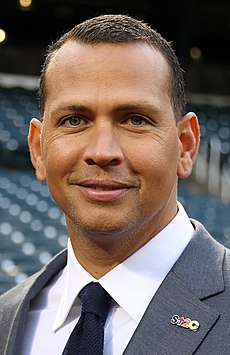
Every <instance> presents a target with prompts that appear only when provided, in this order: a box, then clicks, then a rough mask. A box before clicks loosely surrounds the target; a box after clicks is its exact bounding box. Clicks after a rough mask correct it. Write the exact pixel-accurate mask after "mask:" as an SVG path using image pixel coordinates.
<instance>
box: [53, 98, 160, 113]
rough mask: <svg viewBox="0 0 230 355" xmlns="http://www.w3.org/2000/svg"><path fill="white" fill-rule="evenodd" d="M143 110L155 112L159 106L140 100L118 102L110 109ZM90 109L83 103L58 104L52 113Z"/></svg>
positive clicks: (88, 111)
mask: <svg viewBox="0 0 230 355" xmlns="http://www.w3.org/2000/svg"><path fill="white" fill-rule="evenodd" d="M140 110H141V111H144V112H151V113H157V112H159V110H160V108H159V107H157V106H154V105H153V104H150V103H147V102H144V101H140V102H136V101H135V102H133V103H132V102H130V103H124V104H119V105H117V106H115V107H113V108H112V111H114V112H127V111H133V112H135V111H137V112H138V111H140ZM92 111H93V110H92V109H91V108H90V107H87V106H85V105H75V104H74V105H64V106H58V107H57V108H55V109H54V110H53V111H52V114H56V113H60V112H63V113H65V112H72V113H75V112H87V113H92Z"/></svg>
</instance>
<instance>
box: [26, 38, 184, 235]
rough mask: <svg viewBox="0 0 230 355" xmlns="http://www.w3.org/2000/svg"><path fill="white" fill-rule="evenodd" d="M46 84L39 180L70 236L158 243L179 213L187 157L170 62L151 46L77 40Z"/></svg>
mask: <svg viewBox="0 0 230 355" xmlns="http://www.w3.org/2000/svg"><path fill="white" fill-rule="evenodd" d="M46 85H47V97H46V102H45V112H44V121H43V123H42V128H41V142H42V143H41V146H42V149H41V161H40V164H37V176H38V177H39V178H40V179H41V180H47V182H48V186H49V189H50V191H51V194H52V195H53V197H54V199H55V200H56V202H57V204H58V205H59V206H60V207H61V209H62V210H63V211H64V213H65V215H66V219H67V225H68V228H69V232H70V234H71V233H72V234H74V233H76V232H79V233H83V234H85V235H92V236H97V235H98V236H101V235H106V236H108V237H110V236H111V235H114V236H115V235H119V236H121V235H130V236H132V235H135V234H137V233H141V235H144V236H143V240H144V238H145V239H146V240H147V239H150V237H151V236H153V235H155V234H156V233H157V232H158V231H159V230H161V229H162V228H163V227H164V226H165V225H166V224H167V223H168V222H169V221H170V220H171V219H172V218H173V217H174V216H175V214H176V185H177V176H178V171H179V170H180V164H181V163H180V157H181V154H182V153H181V150H182V148H181V147H182V144H181V141H180V137H179V133H178V127H177V126H176V123H175V118H174V113H173V107H172V104H171V101H170V96H169V88H168V85H169V68H168V65H167V63H166V61H165V59H164V58H163V56H162V55H161V54H160V53H159V52H158V51H156V50H154V49H153V48H151V47H149V46H148V45H147V44H143V43H125V44H99V45H85V44H79V43H75V42H72V41H71V42H68V43H66V44H65V45H64V46H63V47H62V48H61V49H60V50H59V52H58V53H57V54H56V55H55V57H54V58H53V60H52V62H51V64H50V66H49V69H48V73H47V81H46ZM35 126H37V127H36V128H35V130H38V131H39V129H40V128H39V124H38V123H37V124H36V125H35ZM32 130H33V129H32ZM32 135H33V133H32ZM37 145H38V144H37ZM35 165H36V164H35ZM145 236H146V237H145Z"/></svg>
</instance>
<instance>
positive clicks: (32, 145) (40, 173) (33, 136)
mask: <svg viewBox="0 0 230 355" xmlns="http://www.w3.org/2000/svg"><path fill="white" fill-rule="evenodd" d="M41 129H42V123H41V122H40V121H39V120H37V119H36V118H33V119H32V120H31V122H30V130H29V136H28V144H29V149H30V159H31V162H32V164H33V166H34V168H35V170H36V176H37V179H38V180H39V181H46V173H45V166H44V162H43V156H42V147H41Z"/></svg>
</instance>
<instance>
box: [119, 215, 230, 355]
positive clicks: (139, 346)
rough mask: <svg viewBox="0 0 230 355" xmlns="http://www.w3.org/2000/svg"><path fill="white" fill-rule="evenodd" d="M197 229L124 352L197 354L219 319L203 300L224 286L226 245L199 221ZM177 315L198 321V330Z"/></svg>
mask: <svg viewBox="0 0 230 355" xmlns="http://www.w3.org/2000/svg"><path fill="white" fill-rule="evenodd" d="M193 223H194V224H195V228H196V232H195V235H194V237H193V239H192V240H191V242H190V243H189V245H188V246H187V248H186V249H185V251H184V253H183V254H182V255H181V257H180V258H179V259H178V261H177V262H176V263H175V265H174V267H173V268H172V270H171V271H170V272H169V274H168V275H167V276H166V278H165V280H164V281H163V283H162V284H161V286H160V288H159V289H158V291H157V292H156V294H155V296H154V297H153V299H152V301H151V302H150V304H149V306H148V308H147V310H146V312H145V314H144V316H143V318H142V320H141V322H140V324H139V326H138V327H137V329H136V331H135V333H134V335H133V337H132V339H131V341H130V343H129V344H128V346H127V348H126V350H125V352H124V355H132V354H145V355H150V354H151V355H170V354H178V353H179V354H183V353H186V354H187V355H189V354H190V355H191V354H194V353H195V351H196V349H197V348H198V347H199V345H200V344H201V342H202V341H203V339H204V338H205V337H206V335H207V334H208V332H209V331H210V330H211V328H212V327H213V326H214V324H215V323H216V322H217V321H218V318H219V313H218V312H217V311H216V310H215V309H212V308H210V307H209V306H207V305H206V304H205V302H204V301H202V300H203V299H204V298H206V297H210V296H213V295H215V294H217V293H219V292H222V291H223V290H224V281H223V272H222V267H223V259H224V248H223V246H221V245H219V244H218V243H217V242H215V241H214V240H213V239H212V238H211V237H210V236H209V235H208V233H207V232H206V231H205V229H204V228H203V227H202V226H201V225H200V224H199V223H197V222H195V221H193ZM174 315H178V316H180V317H184V318H190V319H191V320H195V321H198V322H199V324H200V326H199V329H198V330H197V331H192V330H190V329H186V328H184V327H181V326H178V325H175V324H172V323H171V322H170V320H171V318H172V317H173V316H174Z"/></svg>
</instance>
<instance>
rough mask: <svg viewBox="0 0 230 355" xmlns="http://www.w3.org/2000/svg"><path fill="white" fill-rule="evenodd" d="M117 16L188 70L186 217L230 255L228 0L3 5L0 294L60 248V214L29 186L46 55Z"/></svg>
mask: <svg viewBox="0 0 230 355" xmlns="http://www.w3.org/2000/svg"><path fill="white" fill-rule="evenodd" d="M109 13H110V14H115V13H123V14H129V15H132V16H133V17H135V18H138V19H142V20H144V21H146V22H148V23H149V24H150V25H151V26H152V27H153V28H155V29H157V30H158V31H159V32H160V33H162V35H163V36H164V37H165V38H166V39H167V40H169V41H172V43H173V47H174V49H175V51H176V54H177V56H178V57H179V60H180V62H181V65H182V67H183V69H184V70H185V80H186V92H187V97H188V110H193V111H195V112H196V113H197V114H198V117H199V121H200V126H201V136H202V137H201V147H200V153H199V156H198V158H197V161H196V164H195V167H194V170H193V174H192V176H191V177H190V178H189V179H188V180H187V181H180V182H179V200H180V201H181V202H182V203H183V204H184V206H185V209H186V210H187V212H188V214H189V215H190V217H192V218H197V219H199V220H200V221H201V222H202V223H203V224H204V225H205V226H206V227H207V229H208V230H209V231H210V232H211V234H212V235H213V236H214V238H216V239H217V240H218V241H220V242H221V243H222V244H224V245H226V246H228V247H229V246H230V2H229V0H209V1H206V0H189V1H188V0H181V1H179V0H174V1H173V2H172V1H171V2H168V1H154V0H142V1H135V0H116V1H115V0H107V1H106V0H85V1H84V0H82V1H80V0H2V1H1V4H0V293H2V292H4V291H5V290H7V289H8V288H10V287H12V286H13V285H15V284H17V283H19V282H21V281H22V280H24V279H25V278H27V277H28V276H29V275H30V274H31V273H33V272H35V271H37V270H38V269H40V268H41V266H42V265H44V264H45V263H46V262H47V261H49V259H50V258H51V257H52V255H54V254H55V253H57V252H58V251H59V250H61V249H62V248H63V247H65V246H66V241H67V233H66V228H65V220H64V218H63V215H62V213H61V211H60V210H59V209H58V208H57V207H56V205H55V203H54V201H53V200H52V198H51V196H50V194H49V191H48V189H47V186H46V184H43V183H40V182H38V181H37V180H36V178H35V174H34V170H33V168H32V166H31V163H30V159H29V152H28V146H27V134H28V127H29V121H30V118H31V117H39V116H40V114H39V109H38V102H37V88H38V82H39V75H40V70H41V65H42V63H43V60H44V55H45V51H46V49H47V46H48V45H49V44H50V43H52V42H53V41H55V40H56V39H58V38H59V37H60V35H61V34H62V33H64V32H66V31H68V30H70V29H71V28H72V27H73V26H74V25H75V24H77V23H79V22H82V21H83V20H85V19H88V18H90V17H93V16H95V15H100V14H109Z"/></svg>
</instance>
